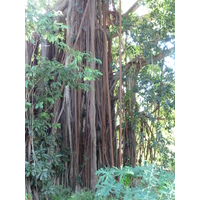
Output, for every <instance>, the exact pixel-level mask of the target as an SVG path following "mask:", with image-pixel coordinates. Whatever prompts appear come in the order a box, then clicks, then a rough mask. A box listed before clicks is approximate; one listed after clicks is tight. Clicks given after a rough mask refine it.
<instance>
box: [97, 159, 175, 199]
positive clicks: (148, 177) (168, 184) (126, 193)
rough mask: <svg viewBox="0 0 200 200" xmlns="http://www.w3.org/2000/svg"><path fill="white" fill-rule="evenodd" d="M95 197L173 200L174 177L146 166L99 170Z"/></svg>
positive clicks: (159, 168) (162, 170)
mask: <svg viewBox="0 0 200 200" xmlns="http://www.w3.org/2000/svg"><path fill="white" fill-rule="evenodd" d="M96 174H97V176H98V177H99V181H98V183H97V185H96V189H97V191H96V197H98V198H99V199H101V198H103V199H104V198H106V197H109V196H110V197H111V196H114V197H117V198H118V199H124V200H128V199H133V200H144V199H149V200H151V199H152V200H157V199H166V200H167V199H168V200H173V199H175V175H174V173H173V172H168V171H166V170H164V169H163V168H162V167H158V166H156V165H151V164H149V165H147V164H146V163H144V165H143V166H137V167H135V168H132V167H128V166H125V167H121V168H120V169H118V168H115V167H113V168H105V169H102V168H101V169H99V170H98V171H97V172H96Z"/></svg>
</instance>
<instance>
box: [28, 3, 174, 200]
mask: <svg viewBox="0 0 200 200" xmlns="http://www.w3.org/2000/svg"><path fill="white" fill-rule="evenodd" d="M121 1H122V2H121ZM126 2H127V1H125V0H27V4H26V9H25V185H26V191H25V198H26V199H33V200H39V199H41V200H43V199H46V200H64V199H71V200H72V199H77V200H78V199H79V200H81V199H83V200H87V199H88V200H89V199H127V200H128V199H135V200H145V199H148V200H156V199H161V200H167V199H168V200H172V199H175V152H174V146H175V139H174V135H175V133H174V127H175V71H174V68H173V67H170V66H169V64H168V63H167V62H166V61H167V59H168V60H169V58H170V59H171V60H173V59H175V0H135V1H132V5H131V6H130V7H129V8H128V9H127V11H126V12H124V11H123V10H122V7H121V4H122V3H126ZM142 7H143V8H144V7H145V8H146V10H147V12H146V13H145V14H140V13H139V9H141V8H142Z"/></svg>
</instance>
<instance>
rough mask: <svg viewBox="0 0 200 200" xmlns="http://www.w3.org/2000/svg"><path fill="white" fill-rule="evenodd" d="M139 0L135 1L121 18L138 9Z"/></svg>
mask: <svg viewBox="0 0 200 200" xmlns="http://www.w3.org/2000/svg"><path fill="white" fill-rule="evenodd" d="M140 1H141V0H137V1H136V2H135V3H134V4H133V5H132V6H131V7H130V8H129V9H128V10H127V11H126V12H125V13H124V14H123V15H122V17H127V16H128V14H129V13H130V12H135V11H136V10H137V9H138V8H139V7H140V5H139V2H140Z"/></svg>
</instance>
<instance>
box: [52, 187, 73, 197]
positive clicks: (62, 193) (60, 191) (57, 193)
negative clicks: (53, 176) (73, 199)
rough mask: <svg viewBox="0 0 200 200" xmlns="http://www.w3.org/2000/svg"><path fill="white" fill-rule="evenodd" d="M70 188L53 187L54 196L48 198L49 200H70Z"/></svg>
mask: <svg viewBox="0 0 200 200" xmlns="http://www.w3.org/2000/svg"><path fill="white" fill-rule="evenodd" d="M70 195H71V188H63V187H62V186H54V194H52V195H50V196H49V199H50V200H67V199H69V198H70Z"/></svg>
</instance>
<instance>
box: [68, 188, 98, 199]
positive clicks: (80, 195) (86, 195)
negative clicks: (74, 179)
mask: <svg viewBox="0 0 200 200" xmlns="http://www.w3.org/2000/svg"><path fill="white" fill-rule="evenodd" d="M93 199H95V194H94V193H93V192H92V191H85V190H83V191H81V192H76V193H74V194H72V195H71V197H70V198H69V200H93Z"/></svg>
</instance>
